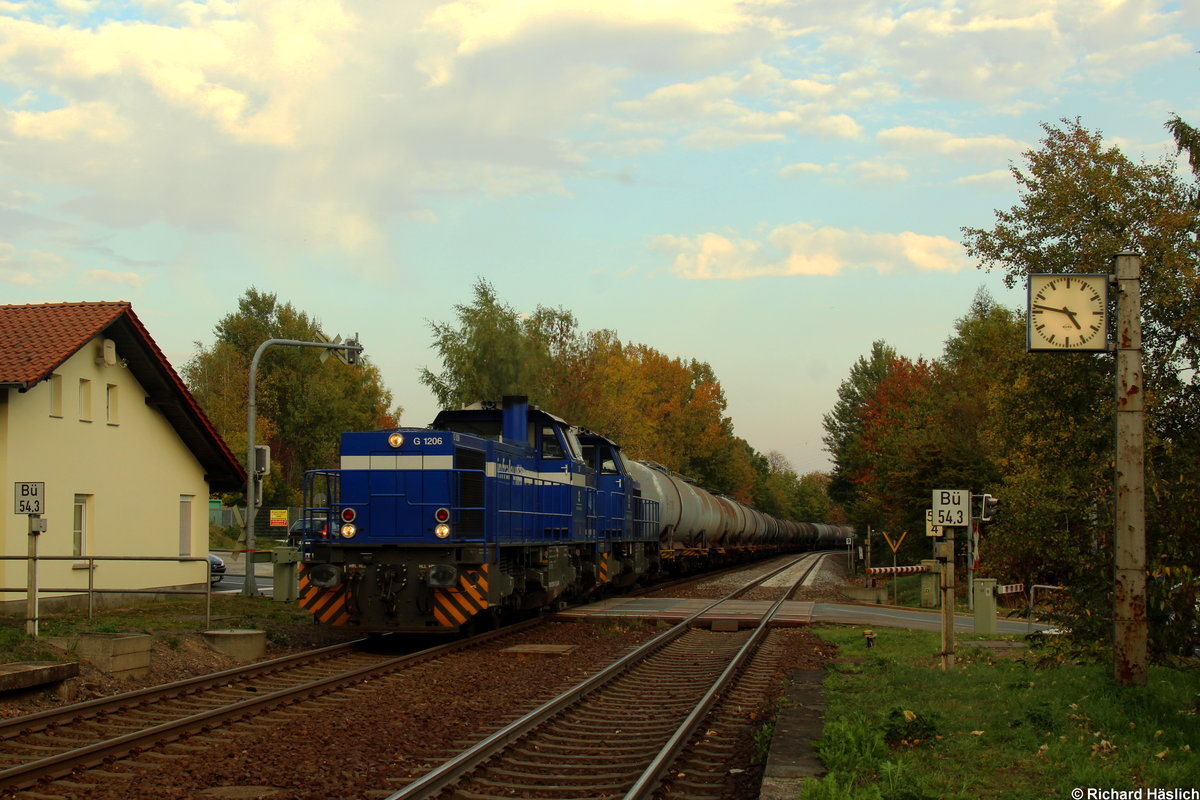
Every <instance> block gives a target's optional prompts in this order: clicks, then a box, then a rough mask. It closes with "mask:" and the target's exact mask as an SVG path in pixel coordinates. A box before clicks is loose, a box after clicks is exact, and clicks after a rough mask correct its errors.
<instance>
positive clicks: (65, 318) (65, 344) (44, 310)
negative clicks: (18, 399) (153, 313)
mask: <svg viewBox="0 0 1200 800" xmlns="http://www.w3.org/2000/svg"><path fill="white" fill-rule="evenodd" d="M126 311H128V312H130V314H132V313H133V309H132V306H130V304H129V303H44V304H42V305H36V306H0V383H16V384H20V386H21V388H22V389H28V388H29V387H31V386H33V385H34V384H35V383H38V382H40V381H42V380H45V379H46V378H48V377H50V373H52V372H54V370H55V369H56V368H57V367H58V366H59V365H60V364H62V363H63V362H64V361H66V360H67V359H68V358H70V357H71V356H73V355H75V353H76V351H78V350H79V348H81V347H83V346H84V345H85V344H87V343H88V342H90V341H91V340H92V339H93V338H95V337H96V336H97V335H98V334H99V333H100V331H102V330H104V329H105V328H107V327H108V325H109V324H110V323H111V322H112V321H113V320H115V319H116V318H117V317H118V316H119V315H121V314H122V313H124V312H126Z"/></svg>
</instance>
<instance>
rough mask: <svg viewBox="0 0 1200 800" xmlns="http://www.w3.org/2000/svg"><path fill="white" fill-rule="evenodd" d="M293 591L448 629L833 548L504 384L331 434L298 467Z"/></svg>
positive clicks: (373, 627)
mask: <svg viewBox="0 0 1200 800" xmlns="http://www.w3.org/2000/svg"><path fill="white" fill-rule="evenodd" d="M305 516H306V517H307V518H308V519H309V520H311V521H312V523H311V524H309V525H307V526H306V528H307V532H306V533H305V535H304V538H303V540H302V541H301V543H300V547H301V565H300V597H299V601H300V605H301V606H302V607H303V608H306V609H308V610H309V611H310V612H311V613H312V614H313V615H314V617H315V618H316V620H317V622H318V623H320V624H324V625H328V626H335V627H342V628H348V629H354V630H360V631H364V632H385V631H395V632H435V633H454V632H457V631H459V630H461V629H466V628H474V627H477V626H491V625H494V624H497V623H498V622H500V620H501V619H502V618H503V617H505V616H508V615H517V614H519V613H521V612H532V611H536V610H540V609H546V608H556V607H562V606H563V605H564V604H566V603H568V602H577V601H583V600H587V599H589V598H594V597H596V596H598V595H600V594H603V593H605V592H608V591H612V590H617V589H620V588H622V587H628V586H630V585H632V584H635V583H643V582H648V581H652V580H654V579H656V578H658V577H660V576H665V575H677V574H687V573H691V572H696V571H700V570H704V569H710V568H712V567H715V566H719V565H721V564H725V563H734V562H736V561H739V560H745V559H749V558H758V557H762V556H766V555H771V554H775V553H781V552H789V551H798V550H809V549H827V548H831V547H835V546H845V540H846V538H847V537H853V536H854V532H853V530H852V529H850V528H846V527H842V526H834V525H823V524H812V523H802V522H792V521H788V520H781V519H775V518H773V517H770V516H767V515H766V514H763V513H761V512H759V511H756V510H755V509H753V508H750V507H749V506H746V505H743V504H742V503H739V502H737V501H736V500H733V499H731V498H728V497H724V496H721V495H717V494H712V493H710V492H707V491H705V490H703V489H701V488H699V487H697V486H694V485H693V484H691V483H690V482H688V481H687V480H685V479H683V478H681V477H680V476H678V475H675V474H673V473H671V472H669V471H668V470H666V469H664V468H662V467H659V466H657V465H654V464H650V463H641V462H636V461H632V460H630V459H628V458H626V457H625V455H624V454H623V453H622V452H621V448H620V447H619V446H618V445H617V444H616V443H615V442H613V441H611V440H609V439H607V438H605V437H603V436H600V435H598V434H595V433H592V432H590V431H587V430H585V429H582V428H578V427H574V426H571V425H569V424H567V423H566V422H565V421H563V420H562V419H559V418H558V417H556V416H554V415H552V414H549V413H547V412H545V411H543V410H540V409H538V408H536V407H534V406H531V405H530V404H529V403H528V402H527V400H526V398H524V397H506V398H504V401H503V403H502V405H501V406H500V407H496V406H495V405H494V404H479V405H476V406H472V407H470V408H466V409H460V410H447V411H442V412H441V413H440V414H438V416H437V418H436V419H435V420H434V422H433V424H432V425H431V426H430V427H429V428H399V429H392V430H383V431H371V432H354V433H345V434H343V435H342V443H341V463H340V469H336V470H315V471H311V472H309V473H307V475H306V476H305Z"/></svg>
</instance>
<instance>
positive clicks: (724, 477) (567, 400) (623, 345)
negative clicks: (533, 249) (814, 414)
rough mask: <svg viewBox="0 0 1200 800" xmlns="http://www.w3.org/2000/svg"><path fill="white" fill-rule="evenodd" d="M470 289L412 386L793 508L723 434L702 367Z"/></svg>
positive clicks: (439, 328) (485, 287) (740, 443)
mask: <svg viewBox="0 0 1200 800" xmlns="http://www.w3.org/2000/svg"><path fill="white" fill-rule="evenodd" d="M474 291H475V297H474V300H473V302H472V303H471V304H469V305H460V306H456V307H455V314H456V317H457V321H456V322H454V323H449V322H434V323H431V328H432V330H433V335H434V347H435V348H436V350H437V351H438V353H439V355H440V356H441V360H442V371H441V372H434V371H433V370H430V369H425V370H424V371H423V373H422V381H423V382H425V383H426V384H427V385H428V386H430V388H431V389H433V391H434V393H435V395H437V397H438V400H439V402H441V403H443V404H444V405H447V406H451V407H457V406H462V405H466V404H470V403H474V402H478V401H481V400H489V401H499V400H500V399H501V398H502V397H503V396H504V395H505V394H522V395H525V396H527V397H528V398H529V399H530V401H531V402H533V403H534V404H536V405H538V406H541V407H542V408H545V409H546V410H548V411H551V412H552V413H555V414H557V415H559V416H561V417H563V418H565V419H568V420H570V421H571V422H572V423H573V424H577V425H580V426H583V427H585V428H589V429H591V430H594V431H596V432H598V433H601V434H603V435H605V436H608V437H609V438H611V439H613V440H614V441H616V442H619V443H620V444H621V446H622V447H623V448H624V450H625V453H626V454H627V455H628V456H629V457H631V458H634V459H639V460H646V461H654V462H657V463H659V464H662V465H663V466H665V467H667V468H668V469H671V470H674V471H675V472H678V473H681V474H683V475H685V476H687V477H689V478H691V479H693V480H695V481H696V482H697V483H699V484H700V485H702V486H704V487H706V488H708V489H711V490H713V491H717V492H722V493H725V494H728V495H730V496H732V497H734V498H736V499H738V500H740V501H742V502H745V503H749V504H752V505H758V506H759V507H760V508H761V507H762V505H761V502H760V501H762V500H763V499H764V498H765V497H766V492H768V491H772V492H774V494H773V495H772V497H771V498H768V499H767V502H769V503H775V506H776V507H777V508H778V509H790V508H793V507H795V504H794V503H793V502H792V495H793V494H795V492H792V490H791V487H790V485H788V486H787V487H786V490H785V489H784V488H779V487H783V486H784V484H785V483H786V481H785V482H784V483H780V480H781V479H779V478H772V474H771V470H770V468H769V466H768V461H767V459H766V458H765V457H764V456H762V455H761V454H759V453H757V452H756V451H755V450H754V449H753V448H752V447H750V445H749V444H747V443H746V442H745V441H744V440H742V439H740V438H739V437H737V436H736V435H735V434H734V430H733V422H732V420H731V419H730V418H729V416H728V415H727V414H726V400H725V393H724V390H723V389H722V388H721V382H720V381H719V380H718V378H717V376H716V374H715V372H714V371H713V369H712V367H711V366H710V365H709V364H707V363H705V362H703V361H698V360H695V359H683V358H678V357H672V356H669V355H667V354H665V353H663V352H661V351H659V350H656V349H655V348H653V347H650V346H648V345H644V344H638V343H634V342H624V341H622V340H621V339H620V337H619V336H618V335H617V333H616V332H615V331H611V330H600V331H591V332H586V333H582V332H580V331H578V330H577V328H576V323H575V319H574V317H573V316H572V315H571V314H570V313H569V312H567V311H565V310H563V309H548V308H546V307H544V306H538V307H537V308H536V309H534V310H533V311H532V312H530V313H521V312H518V311H517V310H516V309H514V308H513V307H511V306H510V305H508V304H506V303H504V302H503V301H501V300H500V299H499V297H498V295H497V294H496V291H495V289H494V288H493V287H492V286H491V284H490V283H488V282H487V281H486V280H483V279H480V280H479V281H477V282H476V284H475V289H474ZM793 476H794V473H793ZM777 485H778V486H777ZM818 488H820V487H819V485H816V484H810V486H809V487H808V490H809V491H808V495H807V498H808V500H809V501H810V505H809V507H815V508H820V507H821V506H820V503H819V502H818V500H817V498H816V496H815V494H816V489H818ZM776 489H778V491H776ZM776 501H778V502H776ZM764 510H767V509H764ZM783 515H786V514H783ZM815 521H821V520H815Z"/></svg>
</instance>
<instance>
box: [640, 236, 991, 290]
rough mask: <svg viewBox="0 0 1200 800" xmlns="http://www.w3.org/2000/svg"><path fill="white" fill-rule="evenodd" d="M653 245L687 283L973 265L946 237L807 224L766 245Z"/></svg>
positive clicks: (683, 241)
mask: <svg viewBox="0 0 1200 800" xmlns="http://www.w3.org/2000/svg"><path fill="white" fill-rule="evenodd" d="M650 246H651V247H652V248H653V249H655V250H659V251H661V252H665V253H669V254H673V255H674V258H673V262H672V265H671V274H672V275H674V276H675V277H677V278H682V279H685V280H746V279H750V278H762V277H784V276H818V275H824V276H833V275H838V274H840V273H842V272H845V271H847V270H853V269H873V270H875V271H876V272H880V273H890V272H957V271H960V270H964V269H969V268H970V266H971V265H970V263H968V262H967V260H966V258H965V257H964V256H963V253H962V246H961V245H960V244H959V243H958V242H957V241H954V240H953V239H948V238H946V237H944V236H930V235H927V234H919V233H914V232H912V231H904V232H903V233H898V234H891V233H867V232H863V231H850V230H843V229H839V228H831V227H822V228H817V227H814V226H812V225H808V224H806V223H795V224H793V225H785V226H782V227H778V228H775V229H773V230H771V231H769V232H768V233H767V234H766V237H765V240H756V239H748V238H741V237H734V236H726V235H723V234H719V233H712V232H709V233H702V234H700V235H698V236H695V237H689V236H676V235H671V234H664V235H661V236H656V237H654V239H653V240H651V243H650Z"/></svg>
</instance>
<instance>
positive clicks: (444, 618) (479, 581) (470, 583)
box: [433, 564, 488, 627]
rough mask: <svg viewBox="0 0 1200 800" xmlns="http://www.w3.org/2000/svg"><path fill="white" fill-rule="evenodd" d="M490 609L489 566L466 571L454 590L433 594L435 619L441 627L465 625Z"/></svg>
mask: <svg viewBox="0 0 1200 800" xmlns="http://www.w3.org/2000/svg"><path fill="white" fill-rule="evenodd" d="M487 607H488V565H487V564H480V565H479V567H478V568H475V569H464V570H462V573H461V574H460V575H459V576H458V586H456V587H455V588H453V589H436V590H434V592H433V618H434V619H436V620H437V622H438V624H439V625H443V626H446V627H449V626H452V625H465V624H466V623H467V621H468V620H470V619H471V617H473V616H475V615H476V614H479V613H481V612H483V611H484V610H486V609H487Z"/></svg>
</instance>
